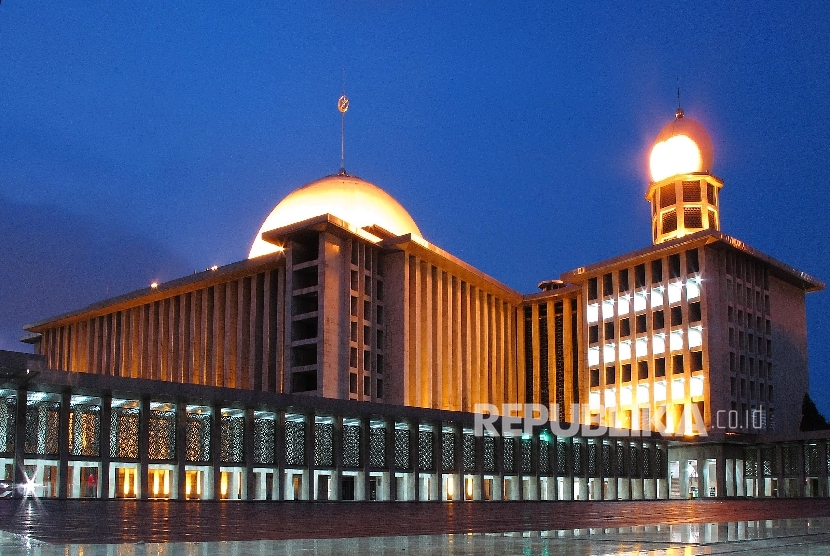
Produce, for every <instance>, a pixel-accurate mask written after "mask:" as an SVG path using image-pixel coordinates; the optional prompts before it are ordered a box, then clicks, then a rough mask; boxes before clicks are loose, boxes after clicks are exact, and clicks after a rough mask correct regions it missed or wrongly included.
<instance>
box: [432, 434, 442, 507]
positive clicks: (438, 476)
mask: <svg viewBox="0 0 830 556" xmlns="http://www.w3.org/2000/svg"><path fill="white" fill-rule="evenodd" d="M430 428H432V462H433V465H434V467H435V471H434V472H433V473H434V476H435V480H434V481H432V485H431V487H430V496H429V497H430V500H441V490H442V485H441V483H443V481H444V461H443V460H444V458H443V455H444V453H443V451H442V446H443V445H444V437H443V429H442V427H441V421H435V422H433V423H431V424H430Z"/></svg>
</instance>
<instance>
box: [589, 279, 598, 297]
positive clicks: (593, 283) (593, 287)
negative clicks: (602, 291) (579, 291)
mask: <svg viewBox="0 0 830 556" xmlns="http://www.w3.org/2000/svg"><path fill="white" fill-rule="evenodd" d="M597 286H598V284H597V278H596V277H594V278H590V279H589V280H588V301H593V300H595V299H596V298H597V297H599V289H598V287H597Z"/></svg>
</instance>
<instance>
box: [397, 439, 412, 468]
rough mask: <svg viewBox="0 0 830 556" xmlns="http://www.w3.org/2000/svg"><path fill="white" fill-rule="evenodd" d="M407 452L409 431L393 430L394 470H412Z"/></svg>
mask: <svg viewBox="0 0 830 556" xmlns="http://www.w3.org/2000/svg"><path fill="white" fill-rule="evenodd" d="M409 451H410V450H409V431H408V430H407V429H395V468H396V469H399V470H403V471H406V470H409V469H411V468H412V464H411V462H410V459H409Z"/></svg>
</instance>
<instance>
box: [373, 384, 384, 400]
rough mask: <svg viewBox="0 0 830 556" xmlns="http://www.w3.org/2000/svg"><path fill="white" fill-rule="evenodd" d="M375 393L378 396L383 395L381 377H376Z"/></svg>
mask: <svg viewBox="0 0 830 556" xmlns="http://www.w3.org/2000/svg"><path fill="white" fill-rule="evenodd" d="M375 394H376V395H377V397H378V398H382V397H383V380H382V379H378V382H377V392H375Z"/></svg>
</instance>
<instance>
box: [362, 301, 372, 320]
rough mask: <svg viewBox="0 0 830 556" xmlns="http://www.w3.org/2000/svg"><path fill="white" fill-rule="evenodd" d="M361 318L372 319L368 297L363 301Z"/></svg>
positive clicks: (370, 303)
mask: <svg viewBox="0 0 830 556" xmlns="http://www.w3.org/2000/svg"><path fill="white" fill-rule="evenodd" d="M363 318H364V319H365V320H371V319H372V302H371V301H369V300H368V299H367V300H365V301H364V302H363Z"/></svg>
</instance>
